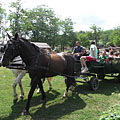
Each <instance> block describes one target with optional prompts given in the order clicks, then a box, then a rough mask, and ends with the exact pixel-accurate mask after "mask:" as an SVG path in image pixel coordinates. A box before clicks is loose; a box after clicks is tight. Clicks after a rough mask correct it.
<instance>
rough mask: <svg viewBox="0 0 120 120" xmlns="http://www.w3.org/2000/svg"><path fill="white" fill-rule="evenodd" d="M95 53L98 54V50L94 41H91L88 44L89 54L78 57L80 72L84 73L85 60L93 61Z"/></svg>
mask: <svg viewBox="0 0 120 120" xmlns="http://www.w3.org/2000/svg"><path fill="white" fill-rule="evenodd" d="M97 54H98V50H97V47H96V45H95V42H94V41H92V42H91V45H90V54H89V56H82V57H81V58H80V62H81V66H82V68H81V73H85V72H87V71H88V68H87V65H86V61H91V60H93V61H95V60H96V59H97Z"/></svg>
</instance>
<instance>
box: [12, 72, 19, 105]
mask: <svg viewBox="0 0 120 120" xmlns="http://www.w3.org/2000/svg"><path fill="white" fill-rule="evenodd" d="M12 72H13V74H14V76H15V77H16V80H15V82H14V83H13V85H12V86H13V96H14V99H13V101H14V103H16V102H17V100H18V95H17V93H16V86H17V84H18V78H17V77H18V73H17V72H14V71H12Z"/></svg>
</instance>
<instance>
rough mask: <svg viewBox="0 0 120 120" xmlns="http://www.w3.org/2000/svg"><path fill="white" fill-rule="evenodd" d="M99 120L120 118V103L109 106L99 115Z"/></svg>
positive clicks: (118, 119) (117, 119)
mask: <svg viewBox="0 0 120 120" xmlns="http://www.w3.org/2000/svg"><path fill="white" fill-rule="evenodd" d="M99 120H120V105H115V106H113V107H111V108H110V109H109V110H108V111H106V112H104V113H103V115H101V117H100V119H99Z"/></svg>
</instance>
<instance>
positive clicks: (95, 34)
mask: <svg viewBox="0 0 120 120" xmlns="http://www.w3.org/2000/svg"><path fill="white" fill-rule="evenodd" d="M90 29H91V30H92V35H93V40H95V42H96V45H97V44H98V40H99V39H100V34H101V28H100V27H97V26H96V25H95V24H94V25H92V26H91V27H90Z"/></svg>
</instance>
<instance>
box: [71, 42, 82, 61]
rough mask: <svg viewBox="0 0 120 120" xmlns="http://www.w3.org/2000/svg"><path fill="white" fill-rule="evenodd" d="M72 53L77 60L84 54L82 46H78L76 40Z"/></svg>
mask: <svg viewBox="0 0 120 120" xmlns="http://www.w3.org/2000/svg"><path fill="white" fill-rule="evenodd" d="M73 54H74V55H75V58H76V59H77V60H80V57H81V56H82V55H83V54H84V51H83V47H82V46H80V42H79V41H76V47H74V49H73Z"/></svg>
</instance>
